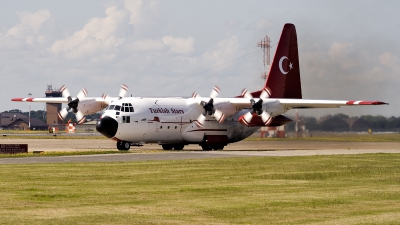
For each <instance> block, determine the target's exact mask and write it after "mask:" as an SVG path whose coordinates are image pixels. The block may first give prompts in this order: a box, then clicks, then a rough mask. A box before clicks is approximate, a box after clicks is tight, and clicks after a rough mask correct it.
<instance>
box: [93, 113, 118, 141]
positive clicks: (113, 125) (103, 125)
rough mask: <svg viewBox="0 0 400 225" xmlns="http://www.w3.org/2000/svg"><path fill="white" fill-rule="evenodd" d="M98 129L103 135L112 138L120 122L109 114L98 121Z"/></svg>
mask: <svg viewBox="0 0 400 225" xmlns="http://www.w3.org/2000/svg"><path fill="white" fill-rule="evenodd" d="M96 130H97V131H98V132H99V133H101V134H102V135H104V136H106V137H108V138H112V137H114V136H115V134H116V133H117V130H118V122H117V121H116V120H115V119H113V118H111V117H109V116H106V117H103V118H102V119H100V120H99V121H98V122H97V124H96Z"/></svg>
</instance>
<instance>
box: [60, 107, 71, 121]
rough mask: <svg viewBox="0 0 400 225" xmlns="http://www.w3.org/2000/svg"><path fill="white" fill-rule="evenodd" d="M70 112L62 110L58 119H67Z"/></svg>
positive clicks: (65, 109)
mask: <svg viewBox="0 0 400 225" xmlns="http://www.w3.org/2000/svg"><path fill="white" fill-rule="evenodd" d="M68 110H69V108H68V109H67V108H63V109H61V110H60V112H58V118H60V120H64V119H65V117H67V115H68Z"/></svg>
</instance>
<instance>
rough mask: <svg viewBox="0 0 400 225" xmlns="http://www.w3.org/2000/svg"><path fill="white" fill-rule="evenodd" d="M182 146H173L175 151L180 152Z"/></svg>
mask: <svg viewBox="0 0 400 225" xmlns="http://www.w3.org/2000/svg"><path fill="white" fill-rule="evenodd" d="M183 147H184V145H174V149H175V150H182V149H183Z"/></svg>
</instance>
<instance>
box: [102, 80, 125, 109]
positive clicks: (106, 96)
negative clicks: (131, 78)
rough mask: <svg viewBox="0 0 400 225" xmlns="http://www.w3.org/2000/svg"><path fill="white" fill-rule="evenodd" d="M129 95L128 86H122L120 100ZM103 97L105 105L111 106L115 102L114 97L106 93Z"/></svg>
mask: <svg viewBox="0 0 400 225" xmlns="http://www.w3.org/2000/svg"><path fill="white" fill-rule="evenodd" d="M127 93H128V85H126V84H122V85H121V89H120V90H119V96H118V100H119V99H121V98H123V97H125V96H126V94H127ZM101 97H102V98H103V99H104V103H105V104H106V105H109V104H111V102H112V101H113V100H114V99H113V98H112V97H110V96H108V95H107V94H106V93H104V94H103V95H102V96H101Z"/></svg>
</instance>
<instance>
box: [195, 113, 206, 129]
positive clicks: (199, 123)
mask: <svg viewBox="0 0 400 225" xmlns="http://www.w3.org/2000/svg"><path fill="white" fill-rule="evenodd" d="M205 121H206V117H205V116H204V115H203V114H200V116H199V117H198V118H197V121H195V122H196V126H197V127H198V128H202V127H203V126H204V122H205Z"/></svg>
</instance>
